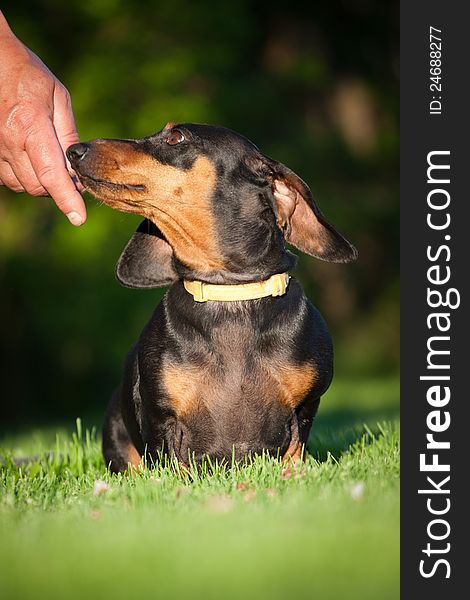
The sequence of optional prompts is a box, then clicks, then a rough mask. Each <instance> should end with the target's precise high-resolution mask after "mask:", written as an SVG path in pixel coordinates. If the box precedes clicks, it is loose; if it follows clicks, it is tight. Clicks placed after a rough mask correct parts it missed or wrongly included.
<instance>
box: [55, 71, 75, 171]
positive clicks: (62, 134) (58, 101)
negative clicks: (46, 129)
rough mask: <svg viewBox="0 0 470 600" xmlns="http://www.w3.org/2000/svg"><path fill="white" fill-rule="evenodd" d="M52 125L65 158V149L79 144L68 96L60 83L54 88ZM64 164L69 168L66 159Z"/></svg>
mask: <svg viewBox="0 0 470 600" xmlns="http://www.w3.org/2000/svg"><path fill="white" fill-rule="evenodd" d="M53 123H54V129H55V131H56V135H57V139H58V140H59V144H60V145H61V147H62V151H63V153H64V156H65V151H66V150H67V148H68V147H69V146H71V145H72V144H76V143H77V142H79V141H80V138H79V137H78V133H77V127H76V125H75V119H74V116H73V111H72V101H71V99H70V94H69V93H68V91H67V90H66V88H65V87H64V86H63V85H62V84H61V83H57V84H56V86H55V88H54V117H53ZM66 162H67V165H68V166H69V167H70V164H69V162H68V160H67V159H66Z"/></svg>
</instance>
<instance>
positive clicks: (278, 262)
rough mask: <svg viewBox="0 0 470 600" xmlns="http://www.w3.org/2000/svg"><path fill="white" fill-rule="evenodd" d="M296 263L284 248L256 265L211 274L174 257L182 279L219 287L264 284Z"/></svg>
mask: <svg viewBox="0 0 470 600" xmlns="http://www.w3.org/2000/svg"><path fill="white" fill-rule="evenodd" d="M296 263H297V257H296V256H295V255H294V254H292V252H289V251H288V250H286V249H285V248H284V247H282V248H279V247H277V248H270V249H269V251H267V252H265V253H264V255H262V256H260V257H259V258H258V260H257V261H256V262H254V264H246V265H243V264H240V265H237V266H236V267H235V266H232V268H230V267H229V268H227V269H219V270H217V271H209V272H203V271H196V270H195V269H193V268H191V267H189V266H188V265H185V264H184V263H182V262H181V261H179V260H178V259H177V258H176V256H173V268H174V270H175V272H176V273H177V274H178V275H179V277H180V279H182V280H188V281H201V282H203V283H210V284H217V285H233V284H238V283H257V282H262V281H265V280H267V279H269V278H270V277H271V276H272V275H276V274H277V273H287V272H288V271H291V270H292V269H293V268H294V267H295V265H296Z"/></svg>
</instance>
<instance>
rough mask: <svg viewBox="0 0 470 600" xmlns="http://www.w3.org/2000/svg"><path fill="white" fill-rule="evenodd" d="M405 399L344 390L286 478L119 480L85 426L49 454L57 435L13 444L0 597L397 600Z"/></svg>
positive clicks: (5, 476) (266, 470)
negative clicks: (23, 461)
mask: <svg viewBox="0 0 470 600" xmlns="http://www.w3.org/2000/svg"><path fill="white" fill-rule="evenodd" d="M397 398H398V392H397V381H396V379H393V380H378V381H368V382H363V381H359V382H343V383H341V382H339V383H338V384H337V385H336V386H335V387H334V388H333V389H332V391H331V393H329V394H328V396H327V397H326V398H325V402H324V405H325V407H324V408H323V407H321V408H320V415H319V417H318V420H317V422H316V424H315V426H314V433H313V435H312V438H311V440H310V448H311V451H312V453H313V456H312V455H311V456H309V457H308V458H307V461H306V464H305V465H304V466H303V467H301V468H297V469H296V468H294V469H289V468H288V469H287V471H286V470H285V468H286V465H282V464H280V463H279V462H278V461H276V460H274V459H270V458H267V457H263V456H262V457H257V458H256V459H255V460H254V461H253V462H252V463H251V464H249V465H245V466H241V467H238V466H235V467H232V468H226V467H222V466H219V465H210V464H205V465H204V467H203V469H202V471H196V470H193V471H192V473H191V475H190V476H188V475H186V474H184V473H181V472H180V471H179V470H178V468H177V466H175V465H174V464H169V463H168V462H166V463H165V461H163V462H161V463H158V464H157V465H155V467H154V468H152V469H150V468H147V469H145V468H144V469H142V470H141V471H140V472H139V473H138V474H137V475H136V476H135V477H127V476H112V475H110V474H109V473H108V472H107V471H106V469H105V466H104V463H103V459H102V457H101V453H100V448H99V443H98V441H97V439H96V435H94V433H93V432H91V433H90V432H89V431H82V427H81V424H80V423H79V424H78V428H77V431H75V432H74V433H72V434H70V432H67V431H65V432H62V433H59V435H58V436H57V439H56V441H55V442H53V443H52V444H51V436H52V432H51V431H48V430H44V431H42V432H41V431H40V432H36V433H35V434H33V435H26V434H23V435H16V436H10V437H4V439H3V440H2V441H1V446H2V451H1V452H0V453H1V454H3V456H4V457H6V458H5V463H4V465H3V467H2V468H1V475H0V590H1V597H2V598H5V600H7V599H13V598H18V599H21V600H23V599H29V598H34V599H38V598H39V599H40V598H48V599H49V598H50V599H54V598H67V599H69V598H71V599H74V598H77V599H78V598H80V599H82V598H100V599H104V598H113V599H116V600H117V599H121V598H122V599H129V598H134V597H135V598H142V599H144V598H162V599H165V600H166V599H169V600H170V599H173V598H175V599H176V598H177V599H180V598H182V599H184V598H188V599H193V598H194V599H198V598H201V599H208V600H210V599H217V600H219V599H232V598H233V599H235V598H237V599H238V598H243V599H251V598H253V599H264V598H266V599H273V600H275V599H277V598H279V599H280V598H283V599H284V598H286V597H298V598H318V599H320V600H335V599H354V598H361V600H367V599H369V598H370V599H374V600H375V599H377V598H380V599H381V600H387V599H392V598H393V599H395V598H398V597H399V591H398V586H399V550H398V545H399V502H398V496H399V430H398V424H397ZM45 450H52V451H53V453H52V455H48V456H46V455H45V454H42V457H40V458H39V459H38V460H37V461H35V462H33V463H31V464H28V465H27V466H25V467H23V468H18V467H15V466H14V464H13V463H12V462H11V461H10V459H11V457H12V456H13V454H15V455H17V454H22V453H23V452H35V453H40V454H41V453H44V451H45ZM97 481H104V482H105V483H106V486H105V491H102V492H101V493H99V494H98V493H96V491H97V489H96V485H97V484H96V482H97Z"/></svg>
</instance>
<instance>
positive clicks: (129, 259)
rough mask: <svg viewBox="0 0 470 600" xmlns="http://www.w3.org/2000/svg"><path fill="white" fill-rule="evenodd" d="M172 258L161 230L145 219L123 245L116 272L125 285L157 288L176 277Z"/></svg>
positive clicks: (168, 245)
mask: <svg viewBox="0 0 470 600" xmlns="http://www.w3.org/2000/svg"><path fill="white" fill-rule="evenodd" d="M172 259H173V250H172V248H171V246H170V244H169V243H168V242H167V241H166V240H165V238H164V237H163V235H162V232H161V231H160V230H159V229H158V227H157V226H156V225H155V224H154V223H152V222H151V221H149V220H148V219H145V220H144V221H142V223H141V224H140V225H139V227H138V228H137V231H136V232H135V233H134V235H133V236H132V237H131V239H130V241H129V242H128V244H127V246H126V247H125V248H124V251H123V253H122V254H121V257H120V258H119V261H118V264H117V269H116V275H117V278H118V280H119V281H120V282H121V283H122V284H123V285H125V286H126V287H131V288H156V287H161V286H164V285H168V284H169V283H172V282H173V281H175V280H176V279H178V275H177V274H176V272H175V270H174V269H173V264H172Z"/></svg>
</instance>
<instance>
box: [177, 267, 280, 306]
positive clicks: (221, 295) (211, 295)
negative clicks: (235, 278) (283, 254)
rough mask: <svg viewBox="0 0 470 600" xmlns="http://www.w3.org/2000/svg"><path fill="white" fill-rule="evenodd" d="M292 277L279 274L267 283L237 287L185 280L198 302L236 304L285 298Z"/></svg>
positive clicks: (187, 289)
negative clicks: (237, 302)
mask: <svg viewBox="0 0 470 600" xmlns="http://www.w3.org/2000/svg"><path fill="white" fill-rule="evenodd" d="M289 279H290V275H288V274H287V273H278V274H277V275H273V276H272V277H270V278H269V279H266V280H265V281H257V282H256V283H241V284H236V285H217V284H214V283H204V282H203V281H187V280H186V279H185V280H184V282H183V283H184V287H185V289H186V291H187V292H189V293H190V294H192V295H193V297H194V300H195V301H196V302H207V301H208V300H215V301H216V302H235V301H236V300H255V299H256V298H265V297H266V296H283V295H284V294H285V293H286V290H287V286H288V285H289Z"/></svg>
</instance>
